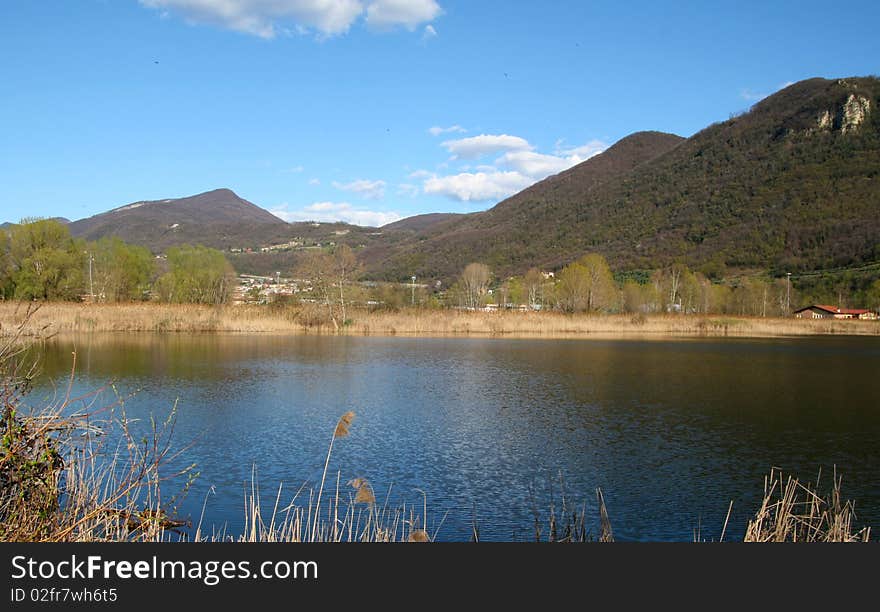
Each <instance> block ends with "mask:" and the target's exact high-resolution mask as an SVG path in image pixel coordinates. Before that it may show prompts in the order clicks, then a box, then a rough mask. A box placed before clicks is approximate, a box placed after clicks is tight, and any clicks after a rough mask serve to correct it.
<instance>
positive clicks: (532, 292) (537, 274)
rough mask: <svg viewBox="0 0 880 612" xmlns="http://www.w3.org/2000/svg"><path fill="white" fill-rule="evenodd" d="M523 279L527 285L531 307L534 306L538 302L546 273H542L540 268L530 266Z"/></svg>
mask: <svg viewBox="0 0 880 612" xmlns="http://www.w3.org/2000/svg"><path fill="white" fill-rule="evenodd" d="M523 281H524V283H525V286H526V292H527V293H528V303H529V308H534V307H535V305H536V304H537V303H538V292H539V291H540V290H541V286H542V285H543V284H544V275H543V274H541V271H540V270H538V268H530V269H529V271H528V272H526V275H525V278H524V279H523Z"/></svg>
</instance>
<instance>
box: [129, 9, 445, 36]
mask: <svg viewBox="0 0 880 612" xmlns="http://www.w3.org/2000/svg"><path fill="white" fill-rule="evenodd" d="M140 3H141V4H142V5H144V6H146V7H148V8H152V9H158V10H159V11H160V13H159V15H160V16H161V17H165V16H166V15H167V14H168V13H169V12H171V13H173V14H178V15H180V16H182V17H183V18H184V19H186V20H187V21H190V22H197V23H208V24H212V25H216V26H220V27H223V28H228V29H230V30H235V31H237V32H244V33H246V34H253V35H254V36H259V37H261V38H274V37H275V36H276V35H277V34H278V33H279V32H284V31H287V30H289V29H292V30H293V31H296V32H309V31H315V32H317V33H319V34H320V35H322V36H334V35H338V34H345V33H346V32H348V30H349V29H350V28H351V26H352V25H353V24H354V23H355V22H357V21H358V20H359V19H361V18H362V17H364V18H365V19H366V21H367V23H368V24H369V25H370V26H372V27H374V28H376V29H386V30H387V29H392V28H395V27H397V26H402V27H404V28H406V29H408V30H414V29H415V28H417V27H418V26H420V25H421V24H423V23H427V22H429V21H432V20H433V19H434V18H435V17H437V16H439V15H440V14H441V13H442V12H443V10H442V9H441V8H440V6H439V5H438V4H437V3H436V2H435V1H434V0H373V1H372V2H370V3H369V4H368V5H367V6H366V8H365V7H364V2H363V1H362V0H140ZM435 34H436V31H435Z"/></svg>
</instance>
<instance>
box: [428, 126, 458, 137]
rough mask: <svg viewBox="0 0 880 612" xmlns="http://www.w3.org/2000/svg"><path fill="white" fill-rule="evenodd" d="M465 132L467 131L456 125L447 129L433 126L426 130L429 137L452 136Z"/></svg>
mask: <svg viewBox="0 0 880 612" xmlns="http://www.w3.org/2000/svg"><path fill="white" fill-rule="evenodd" d="M465 132H467V130H466V129H464V128H463V127H461V126H460V125H458V124H455V125H450V126H449V127H440V126H439V125H435V126H434V127H430V128H428V133H429V134H430V135H431V136H439V135H440V134H454V133H458V134H464V133H465Z"/></svg>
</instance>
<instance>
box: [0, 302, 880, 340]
mask: <svg viewBox="0 0 880 612" xmlns="http://www.w3.org/2000/svg"><path fill="white" fill-rule="evenodd" d="M310 306H311V305H306V306H296V305H284V306H274V305H238V306H217V307H212V306H198V305H188V304H157V303H152V302H146V303H134V304H74V303H47V304H43V305H42V307H41V308H39V309H38V310H37V312H36V313H33V314H32V315H30V320H31V323H32V325H31V326H30V327H29V330H28V332H27V333H29V334H31V335H34V336H38V337H48V336H51V335H53V334H66V333H77V334H82V333H92V332H163V333H174V332H190V333H202V332H230V333H255V334H259V333H274V334H348V335H359V336H362V335H379V336H390V335H404V336H508V337H587V336H589V337H609V338H614V337H657V336H684V337H687V336H691V337H701V336H709V337H717V336H722V337H723V336H733V337H780V336H812V335H869V336H877V335H880V322H877V321H859V320H828V319H818V320H813V319H792V318H787V319H780V318H760V317H733V316H710V315H649V316H644V315H635V316H632V315H587V314H580V315H567V314H563V313H558V312H549V311H547V312H519V311H502V312H481V311H476V312H474V311H464V310H425V309H418V308H413V309H405V310H401V311H397V312H393V311H385V310H378V311H368V310H356V309H355V310H352V311H351V312H350V316H351V318H350V319H349V320H348V321H347V322H346V325H344V326H340V327H339V328H338V329H337V328H336V327H335V326H334V325H333V324H332V323H331V322H329V321H325V320H323V319H322V318H321V317H320V316H316V311H315V308H312V307H310ZM27 311H28V306H27V305H22V304H17V303H9V302H6V303H0V335H5V336H9V335H13V334H14V333H15V330H16V329H17V328H18V326H19V324H20V323H21V321H22V320H23V319H24V318H25V317H26V316H28V315H27Z"/></svg>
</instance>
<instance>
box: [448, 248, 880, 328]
mask: <svg viewBox="0 0 880 612" xmlns="http://www.w3.org/2000/svg"><path fill="white" fill-rule="evenodd" d="M837 287H838V289H840V287H843V285H837ZM809 288H810V290H809V291H807V292H804V294H801V292H799V291H798V290H797V288H796V287H795V286H794V284H793V283H790V281H789V279H788V278H787V277H784V278H772V277H768V276H753V277H739V278H733V279H723V278H716V279H710V278H709V276H708V275H706V274H704V273H703V272H701V271H693V270H691V269H689V268H688V267H687V266H686V265H685V264H683V263H676V264H673V265H671V266H668V267H666V268H663V269H660V270H653V271H642V272H635V273H627V274H621V275H618V276H617V278H615V276H614V275H613V274H612V272H611V269H610V267H609V265H608V262H607V261H606V260H605V258H604V257H603V256H602V255H599V254H596V253H592V254H588V255H585V256H584V257H582V258H580V259H578V260H577V261H575V262H573V263H571V264H569V265H568V266H566V267H564V268H563V269H562V270H560V271H559V272H558V273H555V274H550V273H542V272H541V271H539V270H537V269H535V268H532V269H531V270H529V271H528V272H527V273H526V274H525V275H523V276H515V277H510V278H507V279H504V280H496V281H493V279H492V274H491V271H490V269H489V267H488V266H486V265H485V264H480V263H472V264H469V265H468V266H467V267H466V268H465V269H464V271H463V272H462V274H461V276H460V278H459V279H458V281H457V282H456V283H455V284H454V285H453V286H452V287H451V288H450V289H449V291H448V292H447V293H446V300H445V301H446V304H447V305H449V306H453V307H460V308H479V307H483V306H486V305H489V304H493V305H495V306H496V307H498V308H518V307H521V306H523V305H525V306H526V307H528V308H531V309H534V310H541V309H553V310H560V311H563V312H572V313H574V312H595V313H603V312H604V313H633V314H635V313H641V314H657V313H693V314H708V313H713V314H730V315H743V316H759V317H774V316H787V315H788V314H790V313H791V312H792V311H793V310H795V309H797V308H799V307H800V306H804V305H807V304H810V303H829V304H834V305H840V306H843V307H857V306H860V307H864V308H871V309H875V310H877V309H880V279H877V278H876V274H875V277H874V280H873V282H872V283H871V284H870V285H867V286H866V287H865V288H864V290H862V291H861V292H858V293H855V294H853V293H851V292H844V291H843V289H840V290H839V291H838V292H837V295H834V294H833V293H831V292H829V291H816V289H817V287H816V285H815V284H810V285H809ZM854 299H855V300H857V301H854Z"/></svg>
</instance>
